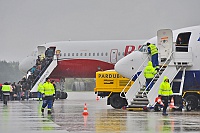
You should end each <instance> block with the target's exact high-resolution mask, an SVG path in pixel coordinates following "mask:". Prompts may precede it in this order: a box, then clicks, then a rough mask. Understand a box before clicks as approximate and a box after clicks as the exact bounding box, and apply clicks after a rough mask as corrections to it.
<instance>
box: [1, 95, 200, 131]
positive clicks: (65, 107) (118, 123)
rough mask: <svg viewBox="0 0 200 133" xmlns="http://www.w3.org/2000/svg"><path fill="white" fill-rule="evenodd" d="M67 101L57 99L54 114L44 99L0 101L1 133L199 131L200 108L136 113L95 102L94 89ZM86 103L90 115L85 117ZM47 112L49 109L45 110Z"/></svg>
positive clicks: (104, 102)
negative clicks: (45, 106) (188, 110)
mask: <svg viewBox="0 0 200 133" xmlns="http://www.w3.org/2000/svg"><path fill="white" fill-rule="evenodd" d="M68 95H69V97H68V99H65V100H56V101H55V104H54V106H53V114H52V115H47V112H45V114H44V116H42V114H41V112H40V108H41V104H42V102H39V101H34V100H29V101H21V102H18V101H9V103H8V106H4V105H3V103H2V104H0V132H2V133H13V132H20V133H25V132H26V133H27V132H28V133H29V132H34V133H43V132H48V133H65V132H74V133H77V132H115V133H124V132H136V133H137V132H140V133H156V132H161V133H162V132H163V133H166V132H167V133H168V132H178V133H184V132H198V133H199V132H200V126H199V125H200V111H192V112H186V111H183V112H169V116H162V115H161V112H133V111H126V110H122V109H118V110H117V109H113V108H112V107H110V106H107V105H106V99H100V100H99V101H96V96H95V95H94V93H93V92H70V93H68ZM85 103H86V105H87V109H88V113H89V115H88V116H86V117H84V116H82V112H83V108H84V104H85ZM45 111H47V110H45Z"/></svg>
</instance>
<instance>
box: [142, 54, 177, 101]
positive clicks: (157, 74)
mask: <svg viewBox="0 0 200 133" xmlns="http://www.w3.org/2000/svg"><path fill="white" fill-rule="evenodd" d="M173 53H174V52H171V54H170V55H169V56H168V57H167V59H166V60H165V62H164V63H163V65H162V66H161V68H160V69H159V71H158V72H157V73H156V75H155V76H154V78H153V79H152V80H151V82H150V83H149V84H148V86H146V88H145V89H144V91H143V92H142V97H144V93H146V92H147V91H146V90H147V88H149V86H150V85H151V83H152V82H153V81H154V79H155V78H156V76H159V72H160V71H161V69H162V68H163V67H164V65H165V64H167V61H169V59H170V58H171V56H172V55H173Z"/></svg>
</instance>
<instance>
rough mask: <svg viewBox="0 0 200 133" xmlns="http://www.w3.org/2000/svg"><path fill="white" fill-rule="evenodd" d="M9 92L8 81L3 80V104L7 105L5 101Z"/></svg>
mask: <svg viewBox="0 0 200 133" xmlns="http://www.w3.org/2000/svg"><path fill="white" fill-rule="evenodd" d="M10 92H11V86H10V84H9V83H8V82H5V83H4V85H2V93H3V95H2V96H3V104H5V105H7V101H8V99H9V96H10Z"/></svg>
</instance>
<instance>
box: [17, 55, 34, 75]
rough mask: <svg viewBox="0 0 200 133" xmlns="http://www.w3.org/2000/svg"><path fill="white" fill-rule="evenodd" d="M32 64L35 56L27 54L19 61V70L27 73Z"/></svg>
mask: <svg viewBox="0 0 200 133" xmlns="http://www.w3.org/2000/svg"><path fill="white" fill-rule="evenodd" d="M34 65H35V57H34V56H28V57H26V58H25V59H23V60H22V61H21V62H20V63H19V70H20V71H21V72H23V73H27V71H28V70H29V69H30V68H32V67H33V66H34Z"/></svg>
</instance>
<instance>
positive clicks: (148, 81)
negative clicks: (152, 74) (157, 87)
mask: <svg viewBox="0 0 200 133" xmlns="http://www.w3.org/2000/svg"><path fill="white" fill-rule="evenodd" d="M151 80H152V79H146V87H147V86H148V88H147V89H146V90H147V91H150V90H151V88H152V87H153V82H151ZM150 82H151V84H150ZM149 84H150V85H149Z"/></svg>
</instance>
